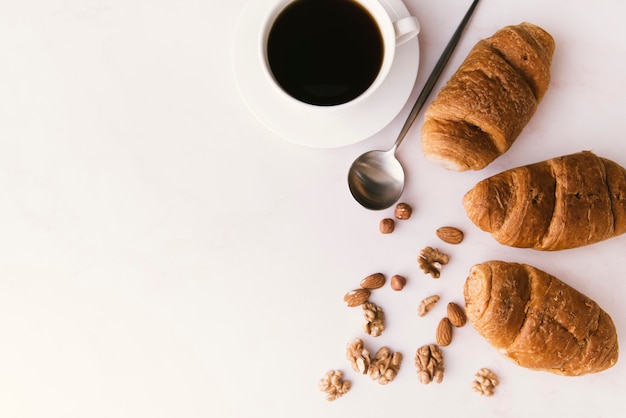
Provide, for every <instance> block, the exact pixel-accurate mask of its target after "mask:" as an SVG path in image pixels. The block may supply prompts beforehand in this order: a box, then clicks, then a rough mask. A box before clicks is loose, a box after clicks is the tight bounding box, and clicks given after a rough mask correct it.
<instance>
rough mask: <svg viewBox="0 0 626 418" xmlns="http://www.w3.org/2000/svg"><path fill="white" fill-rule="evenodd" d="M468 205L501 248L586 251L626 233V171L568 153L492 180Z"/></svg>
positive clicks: (608, 162) (470, 197)
mask: <svg viewBox="0 0 626 418" xmlns="http://www.w3.org/2000/svg"><path fill="white" fill-rule="evenodd" d="M463 206H464V208H465V212H466V213H467V215H468V216H469V218H470V219H471V220H472V222H474V224H476V225H477V226H478V227H479V228H481V229H482V230H484V231H487V232H489V233H491V235H492V236H493V237H494V238H495V239H496V240H497V241H498V242H500V243H501V244H505V245H509V246H512V247H521V248H533V249H536V250H563V249H567V248H575V247H582V246H584V245H588V244H593V243H596V242H600V241H603V240H606V239H608V238H611V237H615V236H617V235H620V234H623V233H624V232H626V169H624V168H623V167H621V166H619V165H618V164H617V163H615V162H613V161H611V160H607V159H605V158H601V157H598V156H596V155H595V154H594V153H592V152H590V151H583V152H579V153H576V154H570V155H565V156H562V157H558V158H554V159H551V160H547V161H542V162H539V163H535V164H530V165H527V166H522V167H517V168H513V169H510V170H507V171H504V172H502V173H499V174H496V175H494V176H491V177H488V178H486V179H484V180H482V181H480V182H479V183H478V184H476V185H475V186H474V187H473V188H472V189H471V190H470V191H468V192H467V193H466V194H465V196H464V197H463Z"/></svg>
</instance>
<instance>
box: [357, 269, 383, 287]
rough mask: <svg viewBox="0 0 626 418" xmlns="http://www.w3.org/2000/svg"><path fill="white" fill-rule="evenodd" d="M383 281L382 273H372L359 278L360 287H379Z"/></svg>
mask: <svg viewBox="0 0 626 418" xmlns="http://www.w3.org/2000/svg"><path fill="white" fill-rule="evenodd" d="M385 281H386V279H385V275H384V274H382V273H374V274H370V275H369V276H367V277H366V278H364V279H363V280H361V287H362V288H363V289H369V290H374V289H380V288H381V287H383V286H384V285H385Z"/></svg>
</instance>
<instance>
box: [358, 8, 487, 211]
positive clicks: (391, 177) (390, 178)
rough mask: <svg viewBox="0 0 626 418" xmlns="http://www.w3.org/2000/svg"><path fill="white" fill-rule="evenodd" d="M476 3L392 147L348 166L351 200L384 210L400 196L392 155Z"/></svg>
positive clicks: (400, 170) (398, 165) (398, 172)
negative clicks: (352, 198)
mask: <svg viewBox="0 0 626 418" xmlns="http://www.w3.org/2000/svg"><path fill="white" fill-rule="evenodd" d="M477 4H478V0H474V1H473V2H472V4H471V6H470V7H469V9H468V11H467V12H466V13H465V16H464V17H463V20H461V23H460V24H459V26H458V27H457V28H456V30H455V31H454V34H453V35H452V38H451V39H450V41H449V42H448V45H446V48H445V49H444V50H443V53H442V54H441V57H439V60H438V61H437V64H435V68H434V69H433V71H432V73H431V74H430V76H429V77H428V80H426V83H425V84H424V88H423V89H422V91H421V93H420V95H419V96H418V97H417V100H416V101H415V104H414V105H413V108H412V109H411V112H410V113H409V116H408V118H407V120H406V122H404V126H403V127H402V129H401V130H400V134H399V135H398V139H396V142H395V144H394V145H393V147H392V148H391V149H390V150H388V151H369V152H366V153H365V154H362V155H361V156H359V157H358V158H357V159H356V160H355V161H354V162H353V163H352V165H351V166H350V170H349V171H348V187H349V188H350V193H352V196H353V197H354V199H355V200H356V201H357V202H359V203H360V204H361V205H362V206H363V207H365V208H367V209H372V210H381V209H387V208H388V207H390V206H391V205H393V204H394V203H396V202H397V201H398V200H399V199H400V196H402V192H403V191H404V169H403V168H402V164H401V163H400V161H398V159H397V158H396V150H397V149H398V147H399V146H400V143H401V142H402V141H403V140H404V137H405V136H406V134H407V133H408V132H409V129H410V128H411V126H412V125H413V122H415V119H416V118H417V115H418V114H419V112H420V110H421V109H422V106H424V103H425V102H426V99H427V98H428V95H429V94H430V92H431V91H432V89H433V87H434V86H435V83H436V82H437V80H438V79H439V76H440V75H441V72H442V71H443V69H444V67H445V65H446V63H447V62H448V59H449V58H450V55H452V51H454V48H455V47H456V44H457V43H458V42H459V39H460V38H461V34H462V33H463V29H465V26H466V25H467V22H468V21H469V19H470V17H471V16H472V13H474V9H475V8H476V5H477Z"/></svg>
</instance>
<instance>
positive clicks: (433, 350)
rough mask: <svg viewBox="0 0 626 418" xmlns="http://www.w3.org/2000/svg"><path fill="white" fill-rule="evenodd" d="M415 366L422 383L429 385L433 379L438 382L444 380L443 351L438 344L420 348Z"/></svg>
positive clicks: (416, 355)
mask: <svg viewBox="0 0 626 418" xmlns="http://www.w3.org/2000/svg"><path fill="white" fill-rule="evenodd" d="M415 366H417V376H418V378H419V381H420V383H423V384H425V385H427V384H429V383H430V382H432V381H433V380H434V381H436V382H437V383H441V382H442V381H443V372H444V367H443V353H442V352H441V349H440V348H439V347H438V346H437V345H435V344H429V345H424V346H422V347H420V348H418V349H417V352H416V353H415Z"/></svg>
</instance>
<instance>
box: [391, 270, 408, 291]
mask: <svg viewBox="0 0 626 418" xmlns="http://www.w3.org/2000/svg"><path fill="white" fill-rule="evenodd" d="M404 286H406V277H404V276H400V275H399V274H396V275H395V276H392V277H391V288H392V289H393V290H396V291H400V290H402V289H404Z"/></svg>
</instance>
